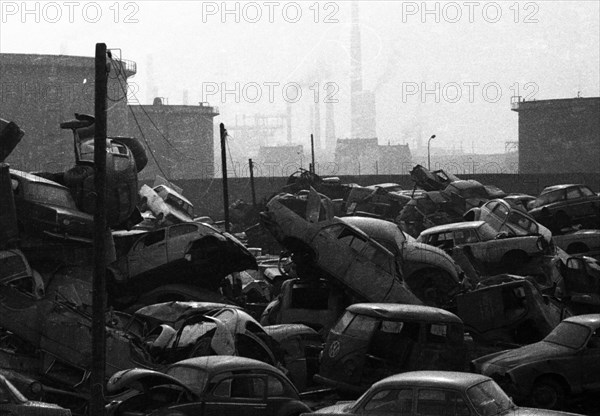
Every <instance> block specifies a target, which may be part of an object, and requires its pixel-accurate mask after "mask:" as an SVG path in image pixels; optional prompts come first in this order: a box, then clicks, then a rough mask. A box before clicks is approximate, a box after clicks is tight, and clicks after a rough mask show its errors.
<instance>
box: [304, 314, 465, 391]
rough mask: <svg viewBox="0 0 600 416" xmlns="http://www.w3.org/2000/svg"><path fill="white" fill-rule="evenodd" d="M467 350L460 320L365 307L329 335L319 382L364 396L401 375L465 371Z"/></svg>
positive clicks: (345, 315) (337, 326)
mask: <svg viewBox="0 0 600 416" xmlns="http://www.w3.org/2000/svg"><path fill="white" fill-rule="evenodd" d="M466 354H467V347H466V346H465V343H464V327H463V323H462V321H461V320H460V318H458V317H457V316H456V315H454V314H453V313H450V312H448V311H445V310H443V309H438V308H434V307H431V306H420V305H400V304H391V303H387V304H386V303H359V304H354V305H351V306H349V307H348V308H347V309H346V312H345V313H344V315H342V317H341V318H340V319H339V320H338V322H337V324H336V325H335V326H334V327H333V328H332V329H331V331H329V335H328V336H327V341H326V343H325V346H324V348H323V355H322V359H321V367H320V369H319V374H318V375H317V376H315V379H316V380H317V382H319V383H321V384H325V385H328V386H331V387H335V388H336V389H338V390H339V391H341V392H347V393H362V392H364V391H365V390H366V389H367V388H368V387H369V386H370V385H371V384H372V383H374V382H375V381H377V380H380V379H381V378H382V377H386V376H389V375H392V374H395V373H398V372H401V371H412V370H432V369H443V370H462V369H464V368H465V367H466V363H467V360H466Z"/></svg>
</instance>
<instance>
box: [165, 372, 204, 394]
mask: <svg viewBox="0 0 600 416" xmlns="http://www.w3.org/2000/svg"><path fill="white" fill-rule="evenodd" d="M166 373H167V374H168V375H170V376H171V377H175V378H176V379H177V380H179V381H181V383H183V384H184V385H185V386H186V387H187V388H189V389H190V390H192V391H193V392H194V393H196V394H201V393H202V392H203V391H204V388H205V387H206V383H207V382H208V373H207V372H206V371H204V370H202V369H200V368H196V367H188V366H173V367H171V368H169V369H167V371H166Z"/></svg>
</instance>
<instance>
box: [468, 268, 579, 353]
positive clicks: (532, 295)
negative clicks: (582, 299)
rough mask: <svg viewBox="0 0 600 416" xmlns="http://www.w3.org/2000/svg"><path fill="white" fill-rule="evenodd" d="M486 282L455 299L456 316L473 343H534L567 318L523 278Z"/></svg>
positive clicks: (551, 301)
mask: <svg viewBox="0 0 600 416" xmlns="http://www.w3.org/2000/svg"><path fill="white" fill-rule="evenodd" d="M486 280H487V282H486V281H485V280H483V281H482V282H480V284H479V286H478V288H477V289H475V290H472V291H469V292H466V293H461V294H459V295H458V296H457V297H456V305H457V307H456V314H457V315H458V316H459V317H460V318H461V319H462V320H463V322H464V324H465V330H466V331H468V332H469V333H471V335H472V336H473V339H474V340H476V341H481V342H484V343H509V344H521V345H522V344H527V343H530V342H536V341H539V340H541V339H542V338H543V337H545V336H546V335H547V334H548V333H550V331H552V330H553V329H554V327H556V325H558V324H559V322H560V321H561V319H563V318H564V317H565V315H566V316H568V315H569V314H570V313H569V312H568V310H567V309H566V308H565V307H564V306H562V305H561V304H559V303H558V302H556V301H554V300H553V299H551V298H549V297H547V296H543V295H542V294H541V292H540V291H539V289H538V288H537V286H536V285H535V284H534V283H532V282H531V281H529V280H528V279H526V278H523V277H520V276H512V275H499V276H494V277H491V278H488V279H486ZM486 285H487V286H486Z"/></svg>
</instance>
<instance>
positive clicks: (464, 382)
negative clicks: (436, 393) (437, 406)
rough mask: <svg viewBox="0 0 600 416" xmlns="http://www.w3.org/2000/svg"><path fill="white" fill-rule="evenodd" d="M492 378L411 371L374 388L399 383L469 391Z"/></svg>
mask: <svg viewBox="0 0 600 416" xmlns="http://www.w3.org/2000/svg"><path fill="white" fill-rule="evenodd" d="M488 380H491V378H489V377H487V376H484V375H481V374H473V373H463V372H458V371H409V372H406V373H400V374H395V375H393V376H390V377H386V378H384V379H383V380H380V381H378V382H377V383H375V384H374V385H373V387H386V386H388V385H389V386H390V387H392V386H394V387H397V384H398V383H402V384H405V385H410V386H416V387H440V388H457V387H459V388H462V389H467V388H469V387H471V386H474V385H476V384H479V383H482V382H484V381H488Z"/></svg>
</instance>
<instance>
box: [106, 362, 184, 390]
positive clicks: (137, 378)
mask: <svg viewBox="0 0 600 416" xmlns="http://www.w3.org/2000/svg"><path fill="white" fill-rule="evenodd" d="M163 384H174V385H176V386H180V387H182V388H183V389H184V390H186V391H187V392H190V393H192V391H191V390H190V389H189V388H188V387H187V386H186V385H185V384H183V383H182V382H181V381H179V380H178V379H176V378H175V377H171V376H169V375H167V374H164V373H161V372H158V371H154V370H147V369H145V368H131V369H129V370H122V371H118V372H116V373H115V374H113V375H112V377H111V378H110V380H108V383H107V384H106V391H107V392H108V393H111V394H114V393H118V392H120V391H121V390H125V389H133V390H138V391H147V390H148V389H150V388H152V387H154V386H159V385H163Z"/></svg>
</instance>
